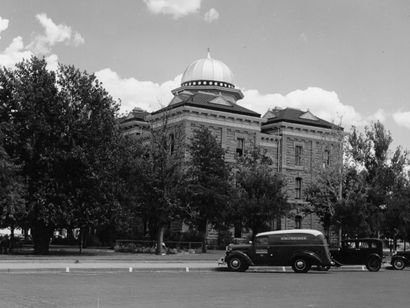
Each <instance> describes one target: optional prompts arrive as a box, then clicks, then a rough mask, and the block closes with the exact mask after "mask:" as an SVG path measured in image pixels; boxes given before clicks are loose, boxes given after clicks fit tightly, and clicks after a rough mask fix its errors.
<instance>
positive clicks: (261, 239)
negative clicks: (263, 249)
mask: <svg viewBox="0 0 410 308" xmlns="http://www.w3.org/2000/svg"><path fill="white" fill-rule="evenodd" d="M255 244H256V245H257V246H262V245H268V237H267V236H260V237H257V238H256V239H255Z"/></svg>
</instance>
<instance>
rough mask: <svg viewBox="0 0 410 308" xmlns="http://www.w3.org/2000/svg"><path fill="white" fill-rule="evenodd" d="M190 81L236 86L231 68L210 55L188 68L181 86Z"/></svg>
mask: <svg viewBox="0 0 410 308" xmlns="http://www.w3.org/2000/svg"><path fill="white" fill-rule="evenodd" d="M190 81H218V82H220V83H226V84H229V86H231V87H233V85H234V78H233V73H232V71H231V70H230V69H229V67H228V66H227V65H226V64H225V63H223V62H222V61H219V60H215V59H212V58H211V56H210V55H209V53H208V58H205V59H199V60H196V61H194V62H192V63H191V64H190V65H189V66H188V67H187V68H186V70H185V72H184V74H183V75H182V79H181V84H182V85H184V84H186V83H187V82H190ZM208 84H209V83H208ZM214 84H215V83H214ZM215 85H219V83H218V84H215ZM225 86H228V85H225Z"/></svg>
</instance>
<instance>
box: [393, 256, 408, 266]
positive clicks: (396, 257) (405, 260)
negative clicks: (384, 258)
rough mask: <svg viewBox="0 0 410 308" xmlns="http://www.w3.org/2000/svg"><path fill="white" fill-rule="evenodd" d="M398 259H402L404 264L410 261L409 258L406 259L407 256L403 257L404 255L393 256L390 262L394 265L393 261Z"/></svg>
mask: <svg viewBox="0 0 410 308" xmlns="http://www.w3.org/2000/svg"><path fill="white" fill-rule="evenodd" d="M397 259H400V260H402V261H403V262H404V264H406V263H408V261H407V259H406V258H405V257H403V256H392V257H391V261H390V264H392V265H393V261H394V260H397Z"/></svg>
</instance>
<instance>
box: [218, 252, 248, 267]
mask: <svg viewBox="0 0 410 308" xmlns="http://www.w3.org/2000/svg"><path fill="white" fill-rule="evenodd" d="M234 256H241V257H243V258H244V259H245V260H246V262H247V263H248V265H255V264H253V262H252V260H251V258H249V256H248V255H247V254H246V253H243V252H242V251H232V252H231V253H230V254H229V255H228V256H226V257H225V262H228V261H229V259H230V258H231V257H234Z"/></svg>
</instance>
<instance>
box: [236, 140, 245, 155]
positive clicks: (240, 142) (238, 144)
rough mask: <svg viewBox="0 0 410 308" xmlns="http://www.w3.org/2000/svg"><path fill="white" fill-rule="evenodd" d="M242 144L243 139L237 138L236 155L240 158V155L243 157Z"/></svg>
mask: <svg viewBox="0 0 410 308" xmlns="http://www.w3.org/2000/svg"><path fill="white" fill-rule="evenodd" d="M243 143H244V140H243V138H238V139H237V143H236V154H237V155H238V156H242V155H243Z"/></svg>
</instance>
